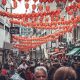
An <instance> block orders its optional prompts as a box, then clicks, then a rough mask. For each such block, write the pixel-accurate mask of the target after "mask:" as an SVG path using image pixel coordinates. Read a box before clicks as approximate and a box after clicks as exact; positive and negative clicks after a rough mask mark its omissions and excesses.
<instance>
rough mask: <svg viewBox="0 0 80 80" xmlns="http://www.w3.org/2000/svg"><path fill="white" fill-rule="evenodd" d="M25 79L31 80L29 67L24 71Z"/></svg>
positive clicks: (31, 74)
mask: <svg viewBox="0 0 80 80" xmlns="http://www.w3.org/2000/svg"><path fill="white" fill-rule="evenodd" d="M25 76H26V80H33V77H34V75H33V73H32V72H31V70H30V67H28V68H27V69H26V71H25Z"/></svg>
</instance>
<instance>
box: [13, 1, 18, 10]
mask: <svg viewBox="0 0 80 80" xmlns="http://www.w3.org/2000/svg"><path fill="white" fill-rule="evenodd" d="M13 8H14V9H15V8H17V1H13Z"/></svg>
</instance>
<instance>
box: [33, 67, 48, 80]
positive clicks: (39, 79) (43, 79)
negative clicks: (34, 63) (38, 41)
mask: <svg viewBox="0 0 80 80" xmlns="http://www.w3.org/2000/svg"><path fill="white" fill-rule="evenodd" d="M47 77H48V74H47V69H46V68H45V67H44V66H38V67H36V68H35V71H34V78H35V80H47Z"/></svg>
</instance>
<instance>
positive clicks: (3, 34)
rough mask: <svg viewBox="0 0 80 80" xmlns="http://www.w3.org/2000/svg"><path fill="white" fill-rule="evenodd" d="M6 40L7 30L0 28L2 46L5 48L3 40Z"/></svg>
mask: <svg viewBox="0 0 80 80" xmlns="http://www.w3.org/2000/svg"><path fill="white" fill-rule="evenodd" d="M4 41H5V31H4V30H3V29H0V48H3V42H4Z"/></svg>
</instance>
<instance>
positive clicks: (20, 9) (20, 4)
mask: <svg viewBox="0 0 80 80" xmlns="http://www.w3.org/2000/svg"><path fill="white" fill-rule="evenodd" d="M32 4H34V2H33V0H29V9H28V10H27V13H30V12H31V11H32V7H31V5H32ZM36 4H38V2H37V3H36ZM25 12H26V9H25V4H24V0H22V1H21V2H18V6H17V8H16V9H14V10H13V13H25Z"/></svg>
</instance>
